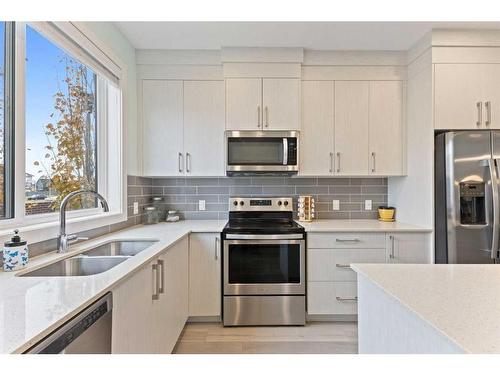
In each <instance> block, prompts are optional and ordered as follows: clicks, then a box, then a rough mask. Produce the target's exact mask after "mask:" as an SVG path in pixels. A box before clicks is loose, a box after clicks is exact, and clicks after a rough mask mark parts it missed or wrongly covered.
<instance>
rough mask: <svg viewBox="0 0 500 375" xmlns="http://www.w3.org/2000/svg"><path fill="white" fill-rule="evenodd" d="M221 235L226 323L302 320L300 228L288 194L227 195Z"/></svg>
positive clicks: (302, 239) (303, 286) (302, 232)
mask: <svg viewBox="0 0 500 375" xmlns="http://www.w3.org/2000/svg"><path fill="white" fill-rule="evenodd" d="M229 207H230V208H229V221H228V223H227V225H226V226H225V228H224V229H223V231H222V239H223V245H222V246H223V258H222V263H223V322H224V325H225V326H241V325H304V324H305V299H306V298H305V294H306V279H305V230H304V228H303V227H302V226H300V225H298V224H297V223H296V222H295V221H294V220H293V203H292V198H276V197H259V198H230V199H229Z"/></svg>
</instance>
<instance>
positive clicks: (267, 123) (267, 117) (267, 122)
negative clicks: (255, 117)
mask: <svg viewBox="0 0 500 375" xmlns="http://www.w3.org/2000/svg"><path fill="white" fill-rule="evenodd" d="M264 111H266V128H268V127H269V109H268V108H267V105H266V108H265V109H264Z"/></svg>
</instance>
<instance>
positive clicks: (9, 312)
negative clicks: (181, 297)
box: [0, 220, 226, 353]
mask: <svg viewBox="0 0 500 375" xmlns="http://www.w3.org/2000/svg"><path fill="white" fill-rule="evenodd" d="M225 224H226V222H225V221H212V220H189V221H180V222H177V223H160V224H157V225H151V226H142V225H140V226H135V227H130V228H127V229H124V230H122V231H118V232H114V233H111V234H109V235H105V236H102V237H99V238H96V239H93V240H90V241H86V242H82V243H81V244H78V245H73V246H72V247H71V252H69V253H66V254H57V253H55V252H52V253H48V254H44V255H42V256H39V257H36V258H33V259H31V260H30V263H29V267H28V268H26V269H24V270H22V271H18V272H3V271H0V353H13V352H15V353H20V352H23V351H25V350H26V349H28V348H29V347H31V346H32V345H33V344H35V343H36V342H37V341H39V340H40V339H42V338H43V337H45V336H46V335H47V334H49V333H50V332H52V331H53V330H54V329H55V328H57V327H58V326H60V325H61V324H63V323H64V322H66V321H67V320H69V319H71V318H72V317H73V316H75V315H76V314H77V313H78V312H80V311H81V310H83V309H84V308H85V307H87V306H88V305H90V304H91V303H92V302H94V301H96V300H97V299H99V298H100V297H101V296H103V295H104V294H105V293H107V292H108V291H110V290H111V289H112V288H113V286H115V285H116V284H117V283H119V282H120V281H122V280H123V279H125V278H126V277H128V276H130V275H131V274H132V273H133V271H134V270H137V269H139V268H140V266H142V265H143V264H145V263H147V262H148V261H149V260H150V259H152V258H154V257H155V256H156V255H157V254H158V253H160V252H162V251H163V250H165V249H166V248H168V247H169V246H171V245H173V244H174V243H175V242H177V241H178V240H180V239H182V238H183V237H185V236H187V235H188V234H189V233H191V232H220V231H221V230H222V228H223V227H224V225H225ZM113 239H121V240H124V239H156V240H158V242H157V243H155V244H154V245H152V246H151V247H149V248H148V249H146V250H144V251H142V252H140V253H139V254H137V255H135V256H133V257H132V258H130V259H128V260H126V261H125V262H123V263H121V264H119V265H117V266H116V267H114V268H112V269H110V270H109V271H107V272H104V273H101V274H97V275H92V276H73V277H18V276H16V274H19V273H25V272H26V271H27V270H30V269H34V268H38V267H39V266H40V265H42V264H46V263H51V262H53V261H54V260H58V259H62V258H67V257H70V256H74V255H76V254H78V253H80V252H82V251H85V250H86V249H88V248H90V247H94V246H96V245H99V244H100V243H103V242H107V241H109V240H113Z"/></svg>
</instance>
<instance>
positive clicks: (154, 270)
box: [151, 263, 160, 301]
mask: <svg viewBox="0 0 500 375" xmlns="http://www.w3.org/2000/svg"><path fill="white" fill-rule="evenodd" d="M151 268H152V275H153V296H152V299H153V301H156V300H158V299H160V293H159V290H158V289H159V288H158V264H156V263H155V264H153V265H152V266H151Z"/></svg>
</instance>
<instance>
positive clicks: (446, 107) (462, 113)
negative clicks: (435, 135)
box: [434, 64, 500, 129]
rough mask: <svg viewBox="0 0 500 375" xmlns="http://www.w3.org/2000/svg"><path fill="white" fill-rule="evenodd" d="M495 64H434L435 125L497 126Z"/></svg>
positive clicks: (499, 90)
mask: <svg viewBox="0 0 500 375" xmlns="http://www.w3.org/2000/svg"><path fill="white" fill-rule="evenodd" d="M499 76H500V65H499V64H435V68H434V127H435V128H436V129H500V78H499Z"/></svg>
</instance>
